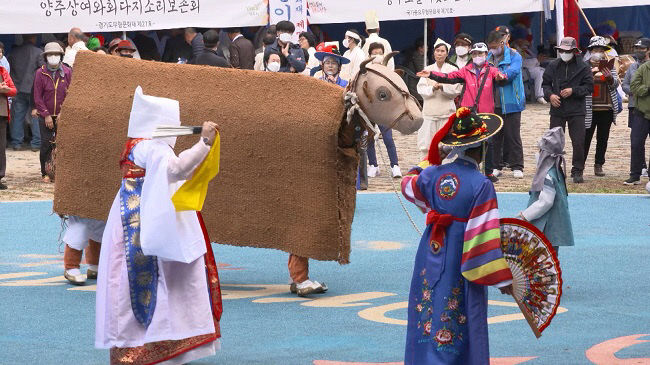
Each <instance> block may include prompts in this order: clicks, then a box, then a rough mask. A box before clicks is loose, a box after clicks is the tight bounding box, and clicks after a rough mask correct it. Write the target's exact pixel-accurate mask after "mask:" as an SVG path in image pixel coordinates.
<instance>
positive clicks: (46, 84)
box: [34, 65, 72, 118]
mask: <svg viewBox="0 0 650 365" xmlns="http://www.w3.org/2000/svg"><path fill="white" fill-rule="evenodd" d="M61 70H63V76H61ZM61 70H57V71H56V72H52V71H50V70H48V69H47V66H41V68H39V69H38V70H36V74H35V75H34V104H35V105H36V109H37V110H38V114H39V115H40V116H41V117H42V118H45V117H47V116H48V115H52V116H57V115H59V113H60V112H61V104H63V100H65V96H66V95H67V94H68V87H69V86H70V82H72V70H71V69H70V67H68V66H66V65H61Z"/></svg>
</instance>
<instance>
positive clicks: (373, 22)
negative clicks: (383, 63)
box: [363, 11, 395, 70]
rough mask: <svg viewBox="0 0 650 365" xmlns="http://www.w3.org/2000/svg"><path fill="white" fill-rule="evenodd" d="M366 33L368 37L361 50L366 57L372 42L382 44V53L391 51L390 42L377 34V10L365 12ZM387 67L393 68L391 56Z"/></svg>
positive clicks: (393, 62) (368, 54) (393, 63)
mask: <svg viewBox="0 0 650 365" xmlns="http://www.w3.org/2000/svg"><path fill="white" fill-rule="evenodd" d="M366 33H368V38H367V39H366V41H365V43H364V45H363V52H364V53H365V54H366V55H367V56H368V57H370V52H369V48H370V45H371V44H373V43H380V44H381V45H382V46H384V54H389V53H391V52H393V48H392V47H391V46H390V42H388V40H386V39H384V38H382V37H380V36H379V18H377V12H375V11H369V12H367V13H366ZM388 68H389V69H391V70H394V69H395V60H394V59H392V58H391V59H390V61H388Z"/></svg>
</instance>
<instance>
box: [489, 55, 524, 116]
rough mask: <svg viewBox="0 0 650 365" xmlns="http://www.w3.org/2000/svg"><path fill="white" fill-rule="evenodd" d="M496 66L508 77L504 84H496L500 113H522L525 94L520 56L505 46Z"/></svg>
mask: <svg viewBox="0 0 650 365" xmlns="http://www.w3.org/2000/svg"><path fill="white" fill-rule="evenodd" d="M496 66H497V67H498V69H499V71H500V72H501V73H503V74H505V75H506V76H508V80H507V81H506V82H505V83H500V84H497V87H498V88H499V98H500V99H501V112H502V113H503V114H511V113H518V112H521V111H523V110H524V109H526V94H524V80H523V77H522V75H521V67H522V58H521V55H520V54H519V53H517V51H515V50H514V49H512V48H510V47H508V46H505V47H504V50H503V59H502V60H501V62H499V64H498V65H496Z"/></svg>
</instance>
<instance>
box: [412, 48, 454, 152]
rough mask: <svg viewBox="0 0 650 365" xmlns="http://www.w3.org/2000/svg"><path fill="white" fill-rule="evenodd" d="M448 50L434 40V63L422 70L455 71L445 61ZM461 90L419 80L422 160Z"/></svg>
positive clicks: (451, 110)
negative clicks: (422, 119)
mask: <svg viewBox="0 0 650 365" xmlns="http://www.w3.org/2000/svg"><path fill="white" fill-rule="evenodd" d="M450 48H451V46H450V45H449V44H448V43H447V42H445V41H443V40H442V39H438V40H436V43H435V44H434V45H433V58H434V59H435V61H436V62H434V63H433V64H431V65H429V66H427V67H425V68H424V69H425V70H427V71H436V72H441V73H449V72H453V71H457V70H458V67H457V66H456V65H454V64H452V63H450V62H449V61H448V60H447V55H448V54H449V49H450ZM461 90H462V85H460V84H440V83H438V82H435V81H433V80H431V79H428V78H420V80H419V82H418V85H417V91H418V93H419V94H420V95H421V96H422V99H423V105H422V115H423V116H424V122H423V123H422V127H421V128H420V130H419V131H418V149H419V150H420V157H422V159H425V158H426V157H427V155H428V154H429V146H430V145H431V139H433V136H434V135H435V134H436V132H438V130H439V129H440V128H442V126H443V125H444V124H445V123H446V122H447V120H448V119H449V115H451V114H452V113H454V112H455V111H456V105H455V104H454V99H455V98H456V97H457V96H458V95H459V94H460V92H461Z"/></svg>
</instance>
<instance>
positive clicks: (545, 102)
mask: <svg viewBox="0 0 650 365" xmlns="http://www.w3.org/2000/svg"><path fill="white" fill-rule="evenodd" d="M537 102H538V103H540V104H548V102H547V101H546V99H544V98H542V97H541V96H540V97H539V98H537Z"/></svg>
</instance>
